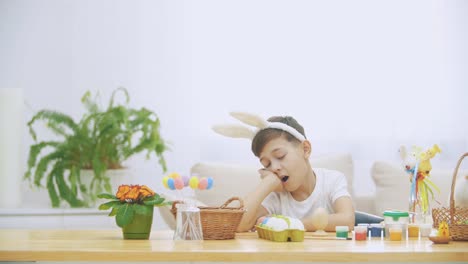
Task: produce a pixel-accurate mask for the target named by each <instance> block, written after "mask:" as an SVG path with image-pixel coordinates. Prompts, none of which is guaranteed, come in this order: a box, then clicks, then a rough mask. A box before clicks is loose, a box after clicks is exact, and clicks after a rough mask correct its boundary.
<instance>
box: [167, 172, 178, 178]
mask: <svg viewBox="0 0 468 264" xmlns="http://www.w3.org/2000/svg"><path fill="white" fill-rule="evenodd" d="M169 178H172V179H177V178H180V174H179V173H177V172H173V173H171V174H169Z"/></svg>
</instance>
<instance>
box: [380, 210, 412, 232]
mask: <svg viewBox="0 0 468 264" xmlns="http://www.w3.org/2000/svg"><path fill="white" fill-rule="evenodd" d="M383 215H384V221H385V237H389V236H390V232H389V231H390V230H389V227H391V226H393V225H401V230H402V236H403V237H404V238H406V229H407V228H408V223H409V213H408V212H403V211H385V212H384V214H383Z"/></svg>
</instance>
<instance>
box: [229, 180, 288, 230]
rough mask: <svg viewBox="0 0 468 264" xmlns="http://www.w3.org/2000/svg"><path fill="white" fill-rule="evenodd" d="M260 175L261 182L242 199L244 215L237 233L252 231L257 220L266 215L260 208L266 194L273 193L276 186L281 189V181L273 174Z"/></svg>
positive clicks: (265, 211)
mask: <svg viewBox="0 0 468 264" xmlns="http://www.w3.org/2000/svg"><path fill="white" fill-rule="evenodd" d="M261 174H262V180H261V181H260V183H259V184H258V185H257V187H256V188H255V190H254V191H253V192H252V193H250V194H249V195H247V196H246V197H245V199H244V208H245V213H244V215H243V216H242V219H241V222H240V223H239V226H238V227H237V232H246V231H249V230H251V229H252V227H253V226H254V225H255V223H256V221H257V219H258V218H259V217H261V216H265V215H267V214H268V211H267V210H266V209H265V208H264V207H263V206H262V201H263V200H264V199H265V198H266V197H267V195H268V194H270V193H271V192H273V191H274V190H275V189H277V188H278V186H280V187H282V185H281V181H280V180H279V178H278V177H277V176H276V175H275V174H273V173H266V174H264V173H263V172H261Z"/></svg>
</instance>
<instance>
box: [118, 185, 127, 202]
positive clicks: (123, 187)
mask: <svg viewBox="0 0 468 264" xmlns="http://www.w3.org/2000/svg"><path fill="white" fill-rule="evenodd" d="M129 191H130V186H128V185H120V186H119V189H118V190H117V193H116V194H115V197H117V199H119V200H120V201H122V202H123V201H125V195H126V194H127V193H128V192H129Z"/></svg>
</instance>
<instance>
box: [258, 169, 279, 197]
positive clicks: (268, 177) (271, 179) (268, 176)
mask: <svg viewBox="0 0 468 264" xmlns="http://www.w3.org/2000/svg"><path fill="white" fill-rule="evenodd" d="M258 172H259V173H260V178H261V179H262V181H265V182H267V183H268V184H269V185H270V186H272V187H271V188H272V190H271V191H272V192H282V191H283V183H282V182H281V180H280V178H279V177H278V176H277V175H276V174H274V173H273V172H271V171H269V170H267V169H260V170H258Z"/></svg>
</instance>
